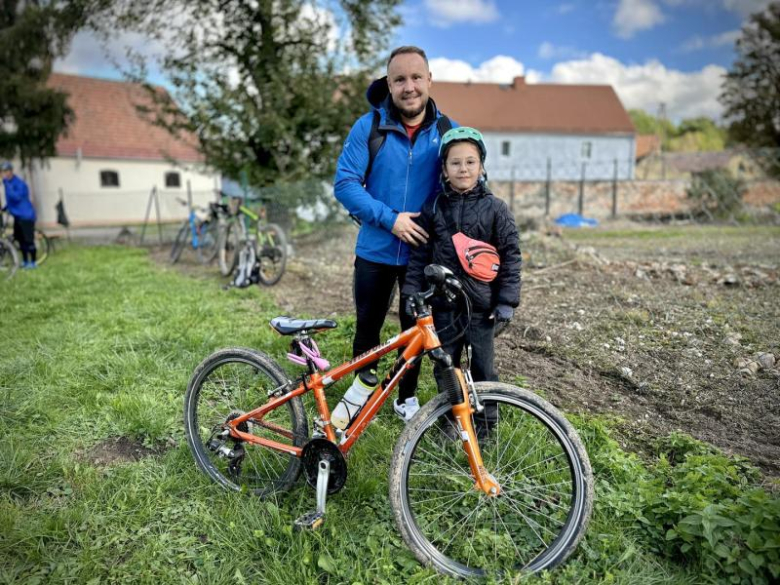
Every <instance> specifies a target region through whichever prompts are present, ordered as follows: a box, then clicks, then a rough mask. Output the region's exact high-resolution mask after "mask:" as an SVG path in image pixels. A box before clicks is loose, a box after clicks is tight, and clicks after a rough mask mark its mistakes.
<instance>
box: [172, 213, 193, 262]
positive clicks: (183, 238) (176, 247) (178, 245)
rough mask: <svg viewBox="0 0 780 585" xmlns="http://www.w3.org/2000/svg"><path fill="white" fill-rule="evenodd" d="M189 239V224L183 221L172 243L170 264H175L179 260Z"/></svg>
mask: <svg viewBox="0 0 780 585" xmlns="http://www.w3.org/2000/svg"><path fill="white" fill-rule="evenodd" d="M189 237H190V223H189V222H188V221H187V220H185V221H184V223H183V224H182V226H181V228H179V233H178V234H176V239H175V240H174V241H173V248H171V264H176V263H177V262H178V261H179V258H181V253H182V252H183V251H184V246H186V245H187V240H189Z"/></svg>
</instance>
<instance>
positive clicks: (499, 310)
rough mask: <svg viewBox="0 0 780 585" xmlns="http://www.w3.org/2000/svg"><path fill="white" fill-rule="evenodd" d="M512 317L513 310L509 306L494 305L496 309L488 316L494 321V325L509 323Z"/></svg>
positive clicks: (513, 314)
mask: <svg viewBox="0 0 780 585" xmlns="http://www.w3.org/2000/svg"><path fill="white" fill-rule="evenodd" d="M514 316H515V310H514V309H513V308H512V307H510V306H509V305H496V308H495V309H493V314H492V315H491V316H490V318H491V319H495V320H496V323H501V322H506V323H509V322H510V321H511V320H512V317H514Z"/></svg>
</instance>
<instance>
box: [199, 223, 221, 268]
mask: <svg viewBox="0 0 780 585" xmlns="http://www.w3.org/2000/svg"><path fill="white" fill-rule="evenodd" d="M216 231H217V226H216V224H214V223H212V222H210V221H204V222H203V223H202V224H201V225H200V228H199V233H198V251H197V252H198V261H199V262H200V263H201V264H211V263H212V262H213V261H214V258H216V257H217V252H218V248H217V233H216Z"/></svg>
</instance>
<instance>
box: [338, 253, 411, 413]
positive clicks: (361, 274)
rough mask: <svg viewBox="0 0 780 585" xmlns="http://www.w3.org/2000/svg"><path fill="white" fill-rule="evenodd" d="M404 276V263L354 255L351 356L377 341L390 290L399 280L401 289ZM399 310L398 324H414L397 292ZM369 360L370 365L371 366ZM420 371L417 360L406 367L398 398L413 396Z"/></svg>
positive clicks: (383, 320)
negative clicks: (355, 318)
mask: <svg viewBox="0 0 780 585" xmlns="http://www.w3.org/2000/svg"><path fill="white" fill-rule="evenodd" d="M405 278H406V266H391V265H389V264H379V263H377V262H371V261H370V260H364V259H363V258H360V257H358V258H356V259H355V283H354V295H355V311H356V313H357V324H356V327H355V340H354V341H353V343H352V356H353V357H357V356H359V355H360V354H362V353H365V352H366V351H368V350H369V349H372V348H374V347H376V346H377V345H379V343H380V339H379V335H380V332H381V330H382V325H383V324H384V322H385V317H386V316H387V311H388V309H389V308H390V295H391V294H392V293H393V287H394V285H395V283H396V282H397V283H398V290H399V291H400V290H401V288H403V285H404V279H405ZM397 300H398V303H399V305H398V307H399V310H398V314H399V315H400V316H401V328H402V329H408V328H409V327H411V326H412V325H414V323H415V321H414V319H413V318H412V317H410V316H408V315H405V314H404V311H403V301H402V300H401V295H400V294H399V295H398V299H397ZM374 365H375V363H374V364H372V365H370V366H367V368H369V367H373V366H374ZM419 375H420V363H419V362H418V363H417V365H416V366H415V367H414V368H412V369H411V370H409V372H407V373H406V375H405V376H404V377H403V379H402V380H401V383H400V384H399V389H398V401H399V402H403V401H404V400H406V399H407V398H411V397H412V396H414V393H415V391H416V390H417V378H418V377H419Z"/></svg>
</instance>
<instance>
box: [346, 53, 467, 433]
mask: <svg viewBox="0 0 780 585" xmlns="http://www.w3.org/2000/svg"><path fill="white" fill-rule="evenodd" d="M430 89H431V72H430V70H429V69H428V58H427V57H426V55H425V52H424V51H423V50H422V49H420V48H418V47H412V46H404V47H398V48H397V49H395V50H394V51H393V52H392V53H391V54H390V58H389V59H388V62H387V77H386V78H382V79H379V80H377V81H375V82H374V83H373V84H371V87H369V89H368V92H367V97H368V101H369V103H370V104H371V105H372V106H373V109H372V111H370V112H369V113H367V114H365V115H363V116H362V117H360V118H359V119H358V120H357V122H356V123H355V125H354V126H353V127H352V129H351V130H350V132H349V135H348V136H347V139H346V141H345V142H344V148H343V150H342V152H341V155H340V156H339V160H338V165H337V168H336V177H335V185H334V190H335V196H336V198H337V199H338V200H339V201H340V202H341V204H342V205H344V207H346V209H347V211H349V213H350V214H352V215H353V216H355V217H357V218H358V220H360V223H361V227H360V233H359V234H358V238H357V244H356V246H355V256H356V258H355V277H354V297H355V310H356V314H357V324H356V330H355V339H354V341H353V344H352V352H353V356H355V357H356V356H358V355H360V354H362V353H364V352H365V351H367V350H369V349H371V348H372V347H375V346H377V345H379V341H380V339H379V335H380V330H381V328H382V324H383V323H384V320H385V317H386V315H387V310H388V308H389V304H390V297H391V294H392V291H393V287H394V286H395V283H396V282H398V285H399V290H400V289H401V288H402V287H403V284H404V278H405V275H406V265H407V263H408V260H409V246H417V245H420V244H424V243H425V242H427V240H428V233H427V232H426V231H425V230H424V229H422V228H421V227H420V226H419V225H418V224H417V223H416V222H415V218H416V217H417V216H419V214H420V210H421V209H422V206H423V204H424V203H425V202H426V201H427V200H428V198H429V197H432V196H433V195H434V194H435V193H436V192H437V190H438V187H439V173H440V169H441V164H440V162H439V141H440V139H441V136H440V131H439V126H440V118H442V114H441V113H440V112H439V110H438V109H437V107H436V104H435V103H434V101H433V100H432V99H430V97H429V92H430ZM445 119H446V118H445ZM447 122H448V123H449V124H450V125H453V126H454V125H455V124H454V123H452V122H449V120H447ZM372 125H373V128H372ZM377 131H378V132H379V133H381V134H382V136H383V139H382V144H381V147H380V148H379V150H378V151H377V152H376V154H375V157H374V158H373V160H372V159H371V156H370V154H369V142H370V141H371V140H372V139H373V138H374V135H375V134H376V133H377ZM399 302H400V307H403V303H404V299H401V298H399ZM399 315H400V318H401V326H402V327H403V328H404V329H405V328H408V327H411V326H412V325H413V324H414V320H413V318H412V317H410V316H409V315H406V314H405V313H404V312H403V310H399ZM370 367H373V366H369V368H370ZM418 374H419V363H418V365H417V367H416V368H415V369H414V370H412V371H410V372H409V373H407V374H406V376H404V379H403V381H402V382H401V385H400V388H399V397H398V400H396V401H395V404H394V407H395V411H396V413H397V414H398V415H399V416H401V417H402V418H403V419H404V420H406V421H408V420H410V419H411V417H412V416H413V415H414V414H415V413H416V412H417V410H419V404H418V402H417V398H415V396H414V394H415V390H416V388H417V377H418Z"/></svg>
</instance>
